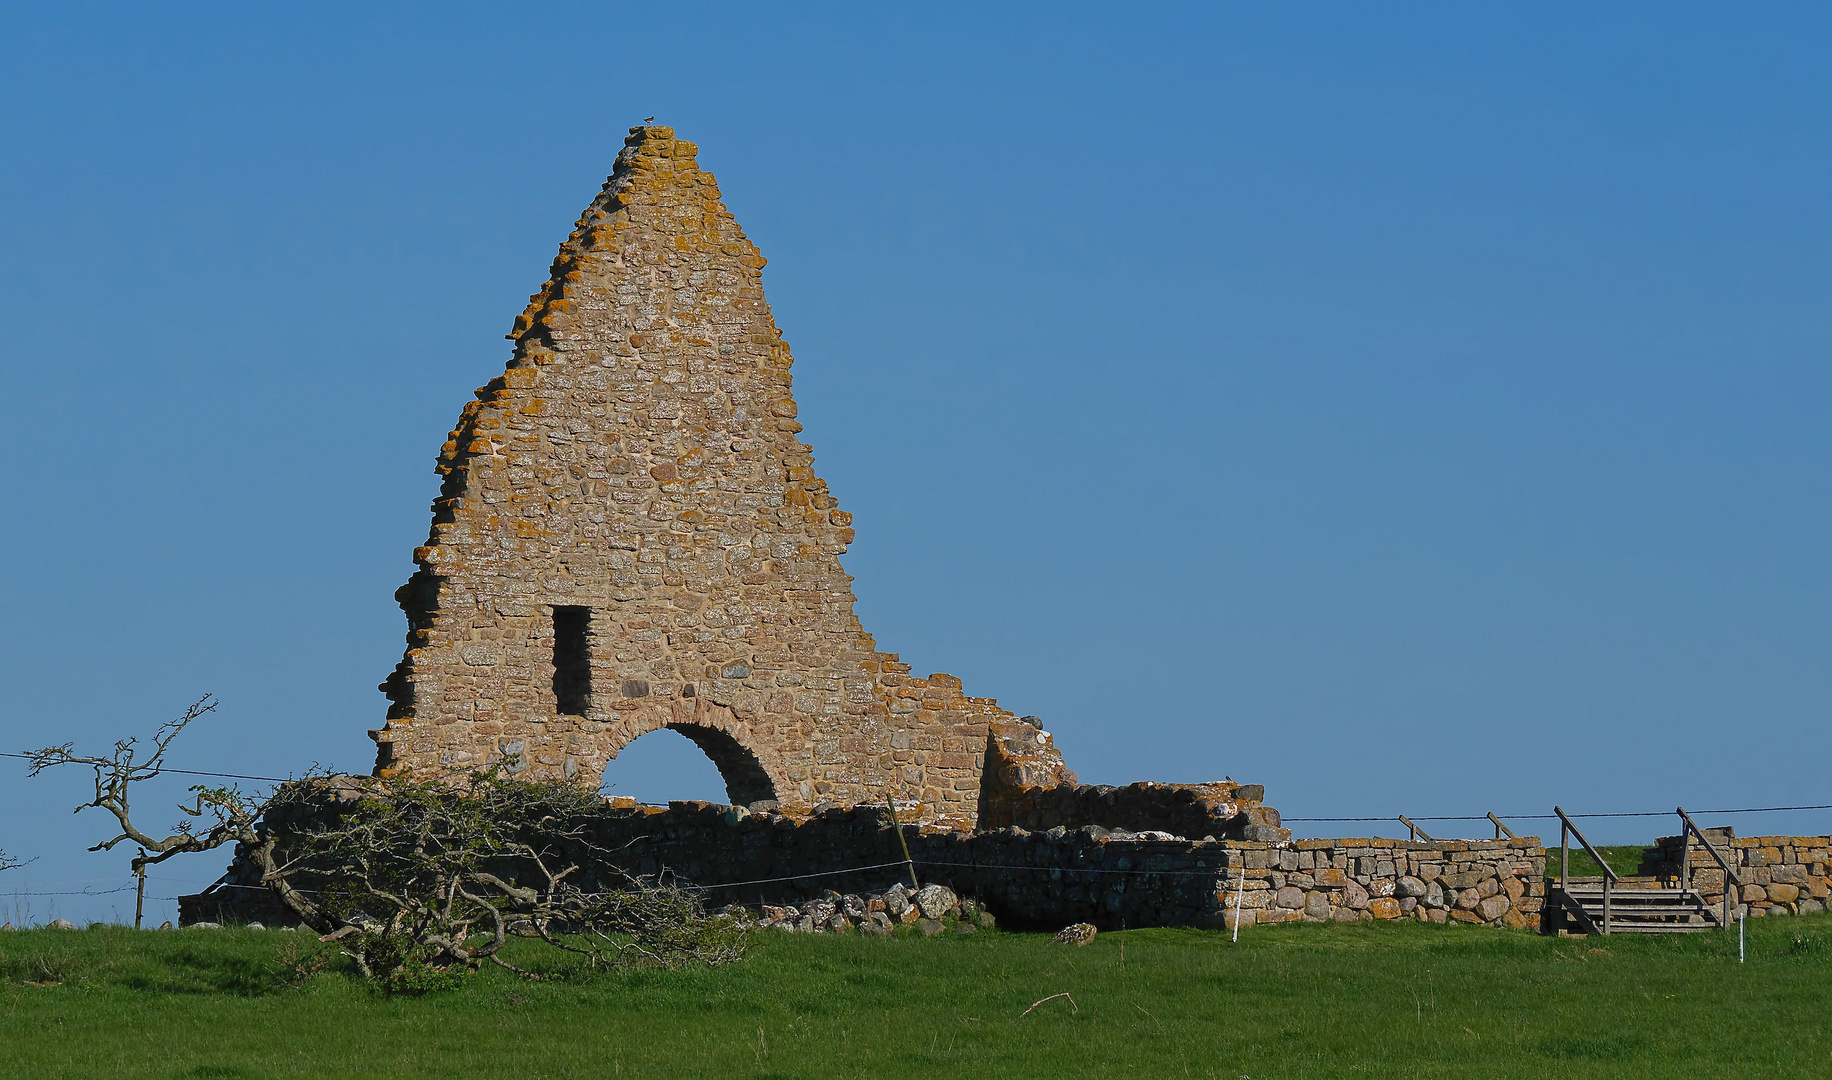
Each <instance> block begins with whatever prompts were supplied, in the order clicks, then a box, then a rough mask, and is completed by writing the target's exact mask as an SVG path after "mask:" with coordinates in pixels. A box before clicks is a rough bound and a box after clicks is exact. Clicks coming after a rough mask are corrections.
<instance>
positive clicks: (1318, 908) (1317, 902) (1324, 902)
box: [1304, 890, 1329, 919]
mask: <svg viewBox="0 0 1832 1080" xmlns="http://www.w3.org/2000/svg"><path fill="white" fill-rule="evenodd" d="M1304 914H1306V915H1308V916H1310V917H1311V918H1313V919H1326V918H1328V917H1329V897H1327V896H1325V895H1324V894H1323V893H1320V892H1316V891H1314V890H1313V891H1311V892H1307V893H1305V894H1304Z"/></svg>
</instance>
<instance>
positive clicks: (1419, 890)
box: [1393, 874, 1425, 898]
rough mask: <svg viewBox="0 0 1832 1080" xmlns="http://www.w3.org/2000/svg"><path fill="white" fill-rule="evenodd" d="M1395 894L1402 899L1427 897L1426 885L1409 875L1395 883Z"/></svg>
mask: <svg viewBox="0 0 1832 1080" xmlns="http://www.w3.org/2000/svg"><path fill="white" fill-rule="evenodd" d="M1393 891H1394V893H1395V895H1398V896H1400V897H1402V898H1403V897H1408V896H1410V897H1419V896H1424V895H1425V883H1424V882H1423V881H1420V880H1419V879H1418V878H1416V877H1413V876H1412V875H1410V874H1408V875H1406V876H1405V877H1403V878H1400V879H1399V881H1397V882H1395V883H1394V890H1393Z"/></svg>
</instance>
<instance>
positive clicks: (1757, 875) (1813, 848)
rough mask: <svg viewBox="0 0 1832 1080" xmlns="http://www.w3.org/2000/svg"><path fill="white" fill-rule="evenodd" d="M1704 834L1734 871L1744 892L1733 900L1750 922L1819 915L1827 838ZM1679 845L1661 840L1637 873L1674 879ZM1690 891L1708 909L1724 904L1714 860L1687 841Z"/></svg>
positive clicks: (1825, 884) (1829, 889) (1827, 873)
mask: <svg viewBox="0 0 1832 1080" xmlns="http://www.w3.org/2000/svg"><path fill="white" fill-rule="evenodd" d="M1705 835H1706V836H1707V837H1709V838H1710V840H1711V842H1712V843H1713V844H1715V845H1717V848H1718V850H1719V851H1720V852H1722V853H1723V854H1724V856H1725V857H1726V858H1727V859H1728V860H1729V861H1730V862H1731V864H1732V865H1733V866H1735V867H1736V868H1737V872H1738V876H1739V877H1740V878H1741V879H1742V883H1743V887H1742V890H1741V893H1740V895H1739V897H1738V899H1739V901H1740V902H1741V906H1742V907H1743V909H1744V912H1745V914H1746V915H1747V916H1748V917H1749V918H1762V917H1764V916H1781V915H1805V914H1810V913H1812V912H1817V911H1824V910H1826V906H1827V903H1828V899H1827V897H1828V894H1829V893H1832V836H1744V837H1738V836H1736V835H1735V834H1734V833H1731V832H1729V831H1728V830H1722V829H1706V830H1705ZM1683 843H1684V840H1683V839H1682V838H1681V837H1678V836H1663V837H1661V838H1660V839H1659V840H1656V841H1655V842H1654V845H1655V846H1654V847H1653V848H1652V849H1650V850H1649V852H1648V853H1647V854H1646V855H1644V856H1643V857H1642V865H1641V872H1642V873H1643V874H1647V875H1652V876H1656V877H1662V878H1676V877H1678V875H1679V862H1680V849H1681V846H1682V845H1683ZM1690 871H1691V874H1690V877H1691V883H1692V887H1693V888H1695V889H1697V890H1699V891H1700V892H1701V893H1703V894H1704V896H1705V899H1706V901H1707V902H1708V903H1711V904H1720V903H1722V902H1723V899H1724V871H1722V870H1720V869H1719V868H1718V864H1717V860H1715V859H1713V858H1712V857H1711V855H1710V853H1709V852H1707V851H1706V850H1705V849H1704V848H1703V847H1701V846H1700V845H1699V843H1698V841H1696V840H1694V841H1693V842H1692V856H1691V860H1690Z"/></svg>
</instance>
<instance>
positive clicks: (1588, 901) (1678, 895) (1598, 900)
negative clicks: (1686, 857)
mask: <svg viewBox="0 0 1832 1080" xmlns="http://www.w3.org/2000/svg"><path fill="white" fill-rule="evenodd" d="M1604 883H1605V879H1604V878H1600V877H1590V878H1572V879H1571V880H1569V881H1560V882H1556V883H1552V884H1551V885H1550V886H1549V887H1548V889H1547V906H1548V907H1551V908H1554V909H1556V912H1557V913H1556V914H1555V915H1554V917H1553V925H1552V926H1551V927H1550V929H1552V930H1554V931H1562V932H1565V933H1577V934H1604V933H1611V934H1687V933H1693V932H1696V931H1699V930H1717V929H1720V928H1722V927H1723V925H1724V923H1723V914H1722V912H1721V910H1720V909H1719V908H1718V907H1717V906H1715V905H1709V904H1707V903H1706V902H1705V898H1704V896H1703V895H1701V894H1700V893H1699V892H1698V891H1697V890H1695V889H1690V888H1683V887H1681V886H1679V885H1677V884H1675V883H1673V882H1670V881H1663V880H1662V879H1660V878H1654V877H1623V878H1617V879H1616V880H1615V881H1613V882H1610V883H1609V884H1610V885H1611V888H1610V889H1609V916H1608V919H1609V929H1608V930H1605V929H1604V928H1603V927H1604V895H1603V894H1604V888H1603V886H1604Z"/></svg>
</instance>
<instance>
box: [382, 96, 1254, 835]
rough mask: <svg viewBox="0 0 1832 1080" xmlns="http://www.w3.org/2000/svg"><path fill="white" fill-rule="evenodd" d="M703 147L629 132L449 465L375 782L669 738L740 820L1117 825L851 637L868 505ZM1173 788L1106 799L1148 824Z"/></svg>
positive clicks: (1064, 772) (1210, 794) (990, 713)
mask: <svg viewBox="0 0 1832 1080" xmlns="http://www.w3.org/2000/svg"><path fill="white" fill-rule="evenodd" d="M696 155H697V147H695V145H694V144H693V143H690V142H686V141H684V140H681V139H677V138H675V135H674V131H673V130H672V129H671V128H667V127H657V126H644V127H636V128H632V129H630V136H629V138H628V139H626V140H625V143H624V147H623V150H622V152H621V153H619V154H618V156H617V160H616V164H615V168H614V170H613V171H612V174H611V176H610V177H609V179H608V180H607V181H606V182H605V184H604V187H603V190H602V191H600V193H599V194H598V196H597V198H595V199H594V200H593V201H592V203H591V205H590V206H588V207H587V208H586V210H585V212H584V213H583V214H582V215H581V216H580V217H579V220H578V223H577V224H576V226H575V227H574V229H573V231H572V234H571V235H570V236H568V237H567V239H566V241H565V242H564V243H563V244H562V245H561V246H560V250H559V254H558V255H557V257H556V258H555V259H554V262H553V267H552V270H551V272H550V276H549V280H548V281H547V283H546V285H545V286H543V288H542V289H541V291H540V292H538V293H536V294H535V295H534V296H533V297H532V298H531V301H530V303H529V305H528V307H527V309H526V310H525V311H524V312H523V313H522V314H521V315H520V316H519V317H518V318H517V319H516V320H515V325H514V328H513V330H512V331H511V333H510V334H509V335H508V336H509V338H510V339H511V340H512V341H513V342H514V343H515V344H514V349H513V353H512V356H511V358H510V360H509V362H508V366H507V368H506V369H505V370H504V371H503V373H502V375H501V376H499V377H498V378H496V379H493V380H491V381H490V382H489V383H487V384H485V385H484V386H483V387H481V388H479V389H478V391H477V393H476V400H474V401H471V402H469V403H467V404H466V405H465V407H464V410H463V413H462V414H461V415H460V417H459V419H458V423H457V426H456V427H455V428H454V429H453V431H452V433H451V435H450V437H449V438H448V439H447V441H446V442H445V445H444V446H443V447H442V448H441V450H440V454H439V458H438V471H439V473H440V474H441V475H442V476H443V478H444V480H443V484H442V486H441V489H440V493H439V496H438V498H437V499H435V500H434V502H433V508H432V509H433V521H432V530H431V534H430V536H429V537H428V539H427V541H426V543H425V545H423V546H421V547H419V548H417V549H416V550H415V551H414V560H415V562H416V564H417V566H418V569H417V570H416V571H415V572H414V574H413V575H412V577H411V579H410V580H409V581H408V582H407V584H406V585H404V586H402V587H401V589H400V590H399V591H397V593H396V594H395V596H396V599H397V600H398V601H399V602H400V604H401V607H402V609H403V611H405V612H406V615H407V620H408V634H407V649H406V652H405V654H404V656H403V657H402V659H401V662H400V664H399V665H398V666H397V667H396V668H395V670H394V672H393V673H392V674H391V675H390V676H389V677H388V679H387V681H386V682H384V683H383V684H382V686H381V689H382V690H383V692H384V693H385V694H386V695H387V697H388V699H389V702H390V705H389V709H388V714H387V722H386V724H385V725H384V726H383V727H382V728H381V729H379V730H376V731H372V732H371V733H370V734H371V736H372V737H373V738H374V739H375V741H376V743H377V755H376V772H377V774H378V775H382V776H387V775H393V774H395V773H397V772H399V771H401V770H408V771H411V772H413V773H416V774H435V773H440V772H463V771H468V770H472V769H477V768H481V767H487V766H491V765H497V764H502V765H504V766H505V767H506V768H508V769H509V770H510V771H511V773H513V774H515V775H519V776H523V777H528V778H562V777H563V778H569V779H576V780H578V781H580V782H596V781H597V779H598V777H599V776H600V774H601V772H602V770H603V769H604V767H605V764H606V763H607V762H608V761H609V760H610V759H612V758H614V757H616V756H617V754H618V752H619V751H621V750H622V749H623V748H624V747H625V746H627V745H628V744H629V743H630V742H631V741H632V740H634V739H636V738H638V737H640V736H642V735H644V734H646V733H648V732H650V731H654V730H656V729H658V728H662V727H667V728H671V729H673V730H675V731H678V732H680V733H681V734H683V735H685V736H687V737H688V738H689V739H692V740H693V741H694V742H695V743H696V744H697V745H698V746H699V747H700V748H701V749H702V750H704V751H705V752H706V754H707V755H708V756H709V757H710V758H711V759H712V760H713V762H714V764H715V765H717V766H718V768H719V770H720V772H721V774H722V775H723V777H724V779H725V782H726V786H727V791H728V795H729V797H730V798H731V800H732V802H733V803H734V804H738V805H744V806H751V807H755V808H759V809H761V808H767V807H771V806H779V807H781V808H783V809H785V810H808V809H812V808H815V807H819V806H822V805H839V806H847V805H862V804H882V803H883V802H884V801H885V800H886V799H894V800H896V801H898V803H899V805H900V806H901V807H902V809H903V812H904V813H906V814H908V815H910V820H913V821H919V822H923V823H928V824H941V825H946V826H949V827H953V828H972V827H974V826H975V825H976V823H978V822H980V821H981V820H982V819H985V820H988V821H993V820H996V821H998V822H999V823H1001V824H1016V823H1020V822H1026V821H1030V822H1034V821H1036V820H1039V815H1042V816H1043V817H1052V819H1053V817H1059V816H1062V815H1064V814H1066V815H1067V818H1066V819H1073V820H1077V821H1080V820H1088V819H1091V818H1100V817H1102V816H1104V815H1106V814H1108V813H1109V812H1110V811H1109V809H1107V808H1110V807H1112V806H1113V805H1114V804H1115V801H1116V797H1115V796H1112V795H1111V794H1110V791H1111V790H1112V789H1098V790H1096V789H1079V788H1077V787H1076V777H1075V774H1074V773H1072V772H1070V771H1069V769H1068V768H1067V766H1066V765H1065V764H1064V762H1063V760H1062V757H1061V755H1060V753H1058V752H1057V750H1056V748H1055V746H1054V745H1053V744H1052V742H1051V740H1050V738H1049V735H1048V733H1047V732H1044V731H1043V730H1042V728H1041V727H1040V726H1039V725H1038V724H1036V723H1034V720H1035V718H1033V717H1026V718H1019V717H1016V716H1013V715H1012V714H1011V713H1009V712H1007V711H1006V710H1004V709H1001V708H999V707H998V704H997V702H996V701H994V700H993V699H992V698H982V697H969V696H967V695H966V693H965V692H964V691H963V689H962V687H961V683H960V680H959V679H956V678H954V677H953V676H950V675H943V674H935V675H930V676H929V677H928V678H926V679H924V678H917V677H914V676H912V675H911V673H910V668H909V665H907V664H904V663H901V662H900V661H899V660H898V657H897V655H896V654H895V653H887V652H881V651H879V650H878V647H877V643H876V642H875V641H874V640H873V638H872V636H871V635H870V634H869V633H867V632H866V631H865V629H864V627H863V626H862V625H860V622H859V619H858V617H857V615H856V614H855V613H854V610H853V605H854V596H853V592H852V578H851V577H850V576H849V575H848V574H847V573H846V572H845V571H844V570H843V569H842V568H841V565H840V558H839V557H840V555H841V554H842V553H844V552H845V551H846V549H847V546H848V545H849V544H850V543H851V542H852V539H853V530H852V521H851V515H849V514H847V513H846V512H845V511H843V510H842V509H840V507H839V505H838V503H837V502H836V500H835V499H834V497H833V495H832V493H831V492H830V491H828V489H827V485H826V483H825V482H824V481H822V480H821V479H820V478H819V477H818V476H816V475H815V472H814V458H813V452H812V450H811V449H810V448H809V447H808V445H807V444H806V443H804V442H803V441H802V440H801V439H800V438H799V437H798V436H799V432H800V431H801V430H802V426H801V424H800V423H798V422H797V420H796V414H797V408H796V404H795V398H794V396H793V394H792V393H791V388H790V374H789V369H790V365H791V364H792V362H793V361H792V358H791V356H790V353H789V347H788V345H787V343H785V342H784V341H783V339H782V335H781V333H780V332H779V331H778V329H777V327H776V323H775V320H774V319H773V318H772V316H771V313H770V307H769V305H768V303H767V302H766V301H765V299H764V294H763V284H762V269H763V266H764V259H763V256H762V255H761V254H760V253H759V252H758V250H757V248H756V246H755V245H753V244H752V243H751V241H750V240H749V238H747V237H746V236H745V234H744V231H743V230H742V229H741V228H740V227H739V226H738V223H737V221H736V220H735V219H734V218H733V216H732V214H731V212H730V211H729V210H728V209H726V207H725V204H724V202H723V201H722V197H721V195H720V192H719V186H718V184H717V182H716V181H715V180H714V179H713V176H712V174H711V173H708V172H705V171H704V170H702V169H701V168H700V167H699V164H698V162H697V160H696ZM986 777H990V782H989V783H987V784H984V785H983V784H982V779H983V778H986ZM1211 787H1212V786H1211ZM1249 796H1250V797H1249ZM1164 797H1165V796H1164V794H1163V792H1158V793H1156V794H1150V795H1149V796H1147V795H1127V796H1123V797H1120V798H1119V800H1118V801H1119V802H1120V803H1124V804H1126V805H1127V806H1128V807H1131V809H1127V810H1126V811H1125V813H1126V815H1127V816H1128V820H1131V819H1132V818H1136V817H1137V813H1138V811H1137V806H1140V805H1147V804H1149V805H1152V806H1156V805H1158V804H1160V803H1162V802H1163V799H1164ZM1192 799H1194V800H1195V801H1194V802H1192V801H1191V799H1185V800H1183V801H1182V802H1181V803H1179V804H1178V806H1179V807H1180V809H1178V810H1177V813H1179V814H1181V815H1182V817H1181V818H1179V820H1180V821H1181V820H1182V819H1183V818H1189V820H1190V821H1191V822H1194V823H1196V824H1201V825H1203V826H1204V827H1205V829H1207V828H1208V827H1210V826H1212V827H1213V832H1214V834H1215V835H1217V836H1222V835H1236V836H1239V835H1243V833H1242V831H1241V830H1243V829H1245V828H1246V826H1248V825H1249V824H1252V825H1254V826H1256V830H1255V831H1256V832H1257V831H1260V830H1267V831H1268V832H1267V836H1266V838H1271V836H1272V835H1273V834H1274V832H1276V829H1277V813H1276V811H1272V810H1270V808H1264V807H1262V806H1261V805H1260V804H1259V796H1258V792H1257V790H1254V791H1252V792H1248V791H1246V790H1244V789H1243V790H1241V791H1239V792H1235V791H1234V790H1233V788H1232V787H1228V788H1226V790H1222V789H1215V790H1209V789H1205V792H1204V793H1201V794H1200V797H1196V796H1192ZM1173 801H1174V800H1173ZM1084 803H1085V804H1086V807H1085V808H1082V809H1077V807H1081V806H1082V804H1084ZM1198 804H1199V805H1198ZM1164 805H1167V806H1168V805H1169V804H1168V803H1165V804H1164ZM1248 811H1251V812H1252V813H1251V815H1249V813H1248ZM1191 813H1194V814H1195V816H1194V817H1191V816H1190V815H1191ZM1228 815H1233V817H1232V818H1230V817H1229V816H1228ZM1066 819H1065V820H1066ZM1132 827H1137V825H1134V826H1132ZM1198 835H1201V834H1198ZM1285 835H1287V836H1288V835H1289V833H1286V834H1285Z"/></svg>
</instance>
